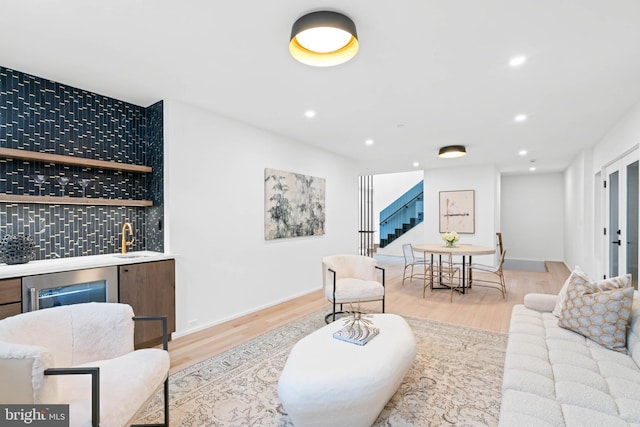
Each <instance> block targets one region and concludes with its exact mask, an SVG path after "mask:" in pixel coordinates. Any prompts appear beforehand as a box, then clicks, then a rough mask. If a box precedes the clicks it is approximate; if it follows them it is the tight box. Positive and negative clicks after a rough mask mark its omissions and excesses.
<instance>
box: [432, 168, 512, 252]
mask: <svg viewBox="0 0 640 427" xmlns="http://www.w3.org/2000/svg"><path fill="white" fill-rule="evenodd" d="M499 180H500V175H499V173H498V171H497V170H496V168H495V167H494V166H493V165H487V166H475V167H465V168H448V169H433V170H426V171H425V172H424V191H425V207H424V209H425V212H424V224H425V225H424V236H423V242H427V243H432V242H442V237H441V234H440V231H439V223H438V215H439V213H438V209H439V207H438V204H439V195H440V191H451V190H475V213H476V218H475V233H474V234H461V235H460V243H469V244H474V245H482V246H491V247H495V242H496V232H497V231H499V230H497V229H496V225H495V219H496V216H498V217H499V215H500V212H499V211H498V210H497V207H498V206H499V205H500V203H499V202H498V201H497V200H496V199H498V198H499V197H500V195H499V194H498V193H497V191H498V189H499V188H500V185H499V183H498V182H499ZM473 259H474V261H475V262H480V263H485V264H493V263H494V262H495V260H496V259H497V257H492V256H478V257H474V258H473Z"/></svg>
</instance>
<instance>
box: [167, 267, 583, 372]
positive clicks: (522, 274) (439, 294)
mask: <svg viewBox="0 0 640 427" xmlns="http://www.w3.org/2000/svg"><path fill="white" fill-rule="evenodd" d="M378 261H379V265H380V266H381V267H384V268H385V272H386V293H387V295H386V312H387V313H395V314H400V315H402V316H409V317H415V318H421V319H432V320H439V321H442V322H448V323H453V324H457V325H462V326H468V327H473V328H480V329H487V330H491V331H496V332H502V333H506V332H508V330H509V318H510V316H511V309H512V307H513V306H514V305H515V304H521V303H522V301H523V298H524V295H526V294H528V293H531V292H537V293H548V294H555V293H558V291H559V290H560V288H561V287H562V284H563V283H564V281H565V280H566V278H567V277H568V276H569V273H570V272H569V270H568V269H567V268H566V267H565V265H564V264H562V263H559V262H547V263H546V265H547V269H548V272H544V273H539V272H530V271H516V270H505V278H506V281H507V289H508V290H509V294H508V296H507V298H506V299H503V298H502V296H501V294H500V292H499V291H497V290H495V289H489V288H480V287H477V286H476V287H474V288H473V289H471V290H470V291H469V292H468V293H466V294H465V295H459V294H457V293H456V294H454V296H453V303H451V302H449V295H450V294H449V292H448V291H445V290H434V291H430V290H429V289H427V291H426V296H425V298H423V297H422V281H421V280H418V279H414V280H412V281H405V284H404V286H403V285H402V271H403V267H404V263H403V260H402V258H401V257H390V256H381V257H378ZM323 308H324V309H325V311H326V312H327V313H328V312H329V311H330V304H329V303H328V302H326V301H325V299H324V297H323V294H322V291H320V290H318V291H315V292H312V293H310V294H307V295H305V296H302V297H299V298H296V299H293V300H290V301H287V302H284V303H282V304H278V305H276V306H273V307H269V308H267V309H264V310H261V311H258V312H255V313H252V314H249V315H246V316H243V317H240V318H237V319H234V320H231V321H229V322H226V323H223V324H220V325H217V326H214V327H211V328H208V329H206V330H202V331H199V332H196V333H193V334H190V335H188V336H185V337H180V338H177V339H175V340H173V341H172V342H171V343H169V352H170V354H171V372H172V373H173V372H175V371H178V370H180V369H184V368H186V367H188V366H190V365H192V364H194V363H197V362H199V361H201V360H204V359H206V358H209V357H211V356H214V355H216V354H218V353H221V352H223V351H225V350H228V349H230V348H232V347H234V346H236V345H238V344H241V343H243V342H245V341H248V340H250V339H252V338H255V337H256V336H258V335H260V334H263V333H265V332H267V331H269V330H271V329H275V328H277V327H278V326H280V325H283V324H285V323H288V322H290V321H292V320H294V319H297V318H300V317H303V316H305V315H307V314H310V313H313V312H315V311H318V310H320V309H323ZM366 308H367V309H369V310H370V311H371V312H378V311H379V310H380V303H371V304H369V305H366Z"/></svg>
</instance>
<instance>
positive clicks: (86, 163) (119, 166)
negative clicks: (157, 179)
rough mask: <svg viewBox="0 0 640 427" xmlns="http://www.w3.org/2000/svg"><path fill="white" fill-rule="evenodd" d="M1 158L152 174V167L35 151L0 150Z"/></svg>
mask: <svg viewBox="0 0 640 427" xmlns="http://www.w3.org/2000/svg"><path fill="white" fill-rule="evenodd" d="M0 157H3V158H5V159H19V160H30V161H34V162H43V163H57V164H62V165H73V166H81V167H85V168H94V169H109V170H120V171H126V172H139V173H150V172H151V171H152V170H153V169H152V168H151V166H143V165H129V164H126V163H120V162H107V161H104V160H93V159H85V158H82V157H73V156H61V155H59V154H47V153H36V152H35V151H27V150H17V149H14V148H0Z"/></svg>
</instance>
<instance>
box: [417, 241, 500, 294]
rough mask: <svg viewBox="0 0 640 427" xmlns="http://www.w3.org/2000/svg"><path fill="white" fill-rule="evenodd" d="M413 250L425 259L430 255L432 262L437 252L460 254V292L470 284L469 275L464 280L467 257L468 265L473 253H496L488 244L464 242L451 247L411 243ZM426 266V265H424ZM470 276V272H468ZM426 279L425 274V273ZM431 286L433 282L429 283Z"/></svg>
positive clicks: (437, 244) (439, 244) (463, 291)
mask: <svg viewBox="0 0 640 427" xmlns="http://www.w3.org/2000/svg"><path fill="white" fill-rule="evenodd" d="M412 247H413V250H414V251H415V252H422V253H423V254H424V259H425V260H426V259H427V256H430V257H431V262H432V264H433V255H436V254H438V253H451V255H453V256H461V257H462V293H463V294H464V293H465V290H466V288H467V285H469V286H470V285H471V279H472V278H471V277H469V280H468V282H467V280H466V266H467V257H469V265H471V262H472V257H473V256H474V255H492V254H495V253H496V248H492V247H489V246H479V245H468V244H464V243H458V244H455V245H454V246H453V247H449V246H447V245H445V244H444V243H425V244H417V245H412ZM425 268H426V267H425ZM469 275H470V276H471V272H469ZM425 280H426V275H425ZM431 286H432V288H433V283H432V284H431ZM433 289H448V288H433Z"/></svg>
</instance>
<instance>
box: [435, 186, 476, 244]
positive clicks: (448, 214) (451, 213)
mask: <svg viewBox="0 0 640 427" xmlns="http://www.w3.org/2000/svg"><path fill="white" fill-rule="evenodd" d="M439 221H440V233H446V232H448V231H456V232H458V233H465V234H474V233H475V232H476V230H475V223H476V215H475V190H457V191H441V192H440V217H439Z"/></svg>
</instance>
